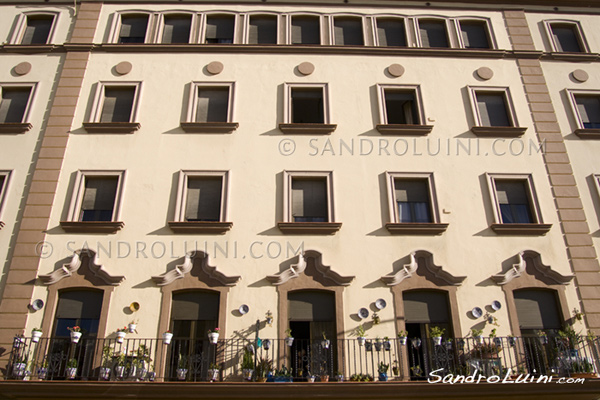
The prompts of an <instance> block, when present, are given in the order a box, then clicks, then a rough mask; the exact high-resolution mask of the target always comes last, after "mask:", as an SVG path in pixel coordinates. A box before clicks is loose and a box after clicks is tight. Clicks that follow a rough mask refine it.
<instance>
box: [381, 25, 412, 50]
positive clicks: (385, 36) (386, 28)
mask: <svg viewBox="0 0 600 400" xmlns="http://www.w3.org/2000/svg"><path fill="white" fill-rule="evenodd" d="M377 39H378V40H379V45H380V46H390V47H392V46H395V47H399V46H406V30H405V29H404V21H403V20H401V19H399V18H377Z"/></svg>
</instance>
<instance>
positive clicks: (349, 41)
mask: <svg viewBox="0 0 600 400" xmlns="http://www.w3.org/2000/svg"><path fill="white" fill-rule="evenodd" d="M333 34H334V43H335V44H336V45H338V46H362V45H364V44H365V42H364V38H363V29H362V20H361V19H360V18H348V17H337V18H335V20H334V22H333Z"/></svg>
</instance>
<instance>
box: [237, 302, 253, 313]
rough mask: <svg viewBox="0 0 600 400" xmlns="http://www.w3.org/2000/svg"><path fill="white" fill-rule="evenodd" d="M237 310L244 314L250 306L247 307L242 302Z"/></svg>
mask: <svg viewBox="0 0 600 400" xmlns="http://www.w3.org/2000/svg"><path fill="white" fill-rule="evenodd" d="M238 311H239V312H240V314H242V315H245V314H248V311H250V307H248V306H247V305H246V304H242V305H241V306H240V308H238Z"/></svg>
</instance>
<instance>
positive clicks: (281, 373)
mask: <svg viewBox="0 0 600 400" xmlns="http://www.w3.org/2000/svg"><path fill="white" fill-rule="evenodd" d="M273 375H275V376H277V377H283V378H289V377H291V376H292V371H291V370H289V369H287V368H286V367H285V365H282V366H281V369H279V370H275V372H274V373H273Z"/></svg>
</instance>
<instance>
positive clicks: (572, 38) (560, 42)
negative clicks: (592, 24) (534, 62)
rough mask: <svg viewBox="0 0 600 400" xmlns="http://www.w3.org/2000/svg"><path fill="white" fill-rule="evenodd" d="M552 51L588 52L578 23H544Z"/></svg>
mask: <svg viewBox="0 0 600 400" xmlns="http://www.w3.org/2000/svg"><path fill="white" fill-rule="evenodd" d="M546 29H547V30H548V33H549V35H550V42H551V44H552V47H553V50H554V51H557V52H565V53H586V52H587V51H588V49H587V45H586V42H585V39H584V37H583V32H582V30H581V27H580V25H579V23H578V22H564V21H563V22H551V21H547V22H546Z"/></svg>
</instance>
